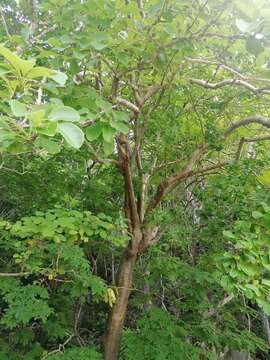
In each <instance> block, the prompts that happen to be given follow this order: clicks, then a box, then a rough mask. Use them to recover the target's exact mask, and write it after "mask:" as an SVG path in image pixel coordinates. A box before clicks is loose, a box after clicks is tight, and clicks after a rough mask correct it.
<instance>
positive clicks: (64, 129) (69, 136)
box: [58, 122, 84, 149]
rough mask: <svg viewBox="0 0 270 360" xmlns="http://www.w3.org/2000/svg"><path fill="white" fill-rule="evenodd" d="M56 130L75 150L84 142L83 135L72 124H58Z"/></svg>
mask: <svg viewBox="0 0 270 360" xmlns="http://www.w3.org/2000/svg"><path fill="white" fill-rule="evenodd" d="M58 130H59V132H60V134H61V135H62V136H63V137H64V139H65V140H66V141H67V143H68V144H69V145H70V146H72V147H73V148H75V149H79V148H80V147H81V146H82V144H83V142H84V133H83V132H82V130H81V129H80V128H79V127H78V126H76V125H74V124H73V123H69V122H63V123H60V124H58Z"/></svg>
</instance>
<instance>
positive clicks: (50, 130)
mask: <svg viewBox="0 0 270 360" xmlns="http://www.w3.org/2000/svg"><path fill="white" fill-rule="evenodd" d="M57 126H58V124H57V122H55V121H51V122H47V123H45V124H43V127H42V128H38V129H37V132H38V133H39V134H42V135H47V136H54V135H55V134H56V131H57Z"/></svg>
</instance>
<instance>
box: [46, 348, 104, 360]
mask: <svg viewBox="0 0 270 360" xmlns="http://www.w3.org/2000/svg"><path fill="white" fill-rule="evenodd" d="M75 358H76V359H78V360H84V359H91V360H101V359H102V356H101V354H100V353H98V352H97V351H96V350H95V349H93V348H92V347H89V348H87V347H84V348H79V347H77V348H76V347H74V348H73V349H69V350H66V351H65V352H64V353H60V354H53V355H49V357H48V359H49V360H73V359H75Z"/></svg>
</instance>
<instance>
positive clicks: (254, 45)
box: [246, 36, 264, 56]
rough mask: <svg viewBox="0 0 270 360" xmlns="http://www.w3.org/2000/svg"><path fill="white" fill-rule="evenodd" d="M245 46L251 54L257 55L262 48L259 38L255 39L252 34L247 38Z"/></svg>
mask: <svg viewBox="0 0 270 360" xmlns="http://www.w3.org/2000/svg"><path fill="white" fill-rule="evenodd" d="M246 48H247V50H248V51H249V52H250V53H251V54H253V55H255V56H257V55H259V53H261V52H262V51H263V50H264V48H263V46H262V44H261V42H260V40H257V39H255V37H254V36H250V37H249V38H248V39H247V41H246Z"/></svg>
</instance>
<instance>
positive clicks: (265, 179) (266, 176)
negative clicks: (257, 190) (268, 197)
mask: <svg viewBox="0 0 270 360" xmlns="http://www.w3.org/2000/svg"><path fill="white" fill-rule="evenodd" d="M257 179H258V180H259V181H260V182H261V183H262V184H263V185H265V186H268V187H270V170H265V171H264V172H263V174H262V175H260V176H257Z"/></svg>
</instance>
